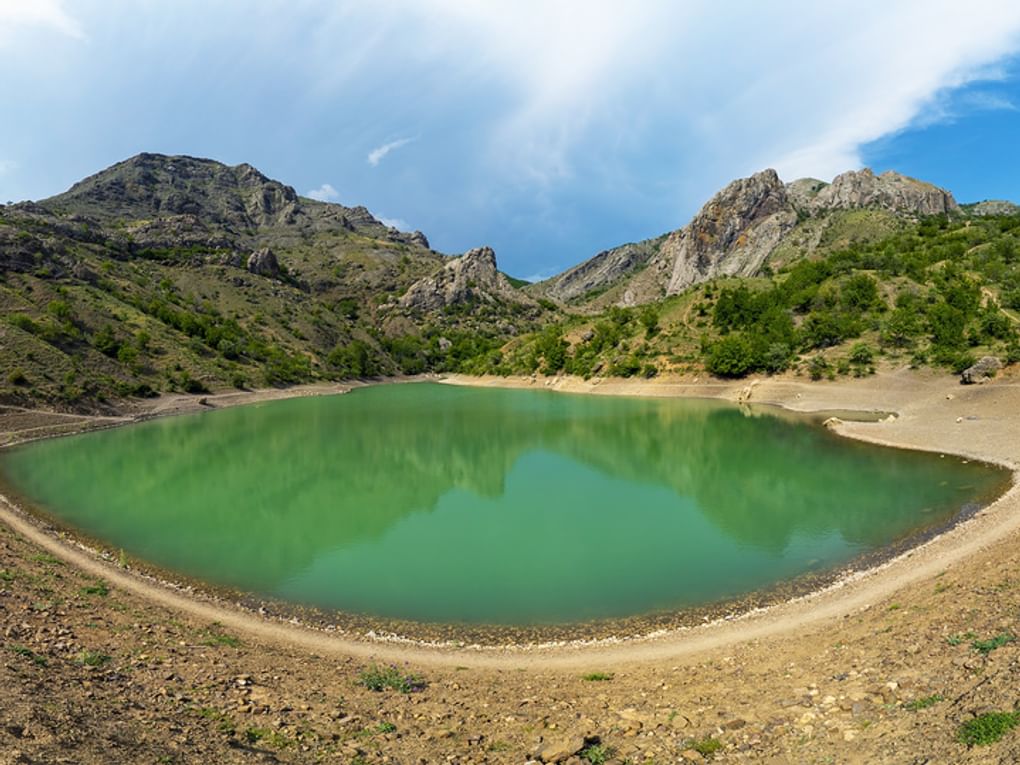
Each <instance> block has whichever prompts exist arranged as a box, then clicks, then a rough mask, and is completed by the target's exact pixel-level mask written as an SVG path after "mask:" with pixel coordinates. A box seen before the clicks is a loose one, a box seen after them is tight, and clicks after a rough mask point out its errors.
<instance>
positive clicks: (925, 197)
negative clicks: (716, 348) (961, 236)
mask: <svg viewBox="0 0 1020 765" xmlns="http://www.w3.org/2000/svg"><path fill="white" fill-rule="evenodd" d="M861 209H872V210H877V211H881V212H884V213H888V214H892V215H896V216H903V217H911V218H917V217H921V216H928V215H945V214H947V213H951V212H955V211H956V210H958V209H959V207H958V205H957V204H956V200H955V199H953V196H952V194H950V193H949V192H948V191H946V190H944V189H941V188H939V187H937V186H933V185H932V184H930V183H925V182H923V181H919V180H916V179H914V178H908V177H906V176H903V175H899V174H898V173H893V172H886V173H882V174H881V175H875V174H874V173H873V172H872V171H871V170H868V169H864V170H858V171H853V172H848V173H843V174H842V175H839V176H837V177H836V178H835V179H834V180H833V182H832V183H825V182H824V181H820V180H818V179H816V178H802V179H800V180H796V181H792V182H790V183H787V184H784V183H783V182H782V181H781V180H780V179H779V176H778V174H777V173H776V171H775V170H771V169H769V170H763V171H761V172H759V173H756V174H754V175H752V176H750V177H749V178H741V179H738V180H736V181H733V182H732V183H731V184H729V185H728V186H726V188H724V189H723V190H722V191H720V192H719V193H718V194H716V195H715V196H714V197H712V199H711V200H709V202H708V203H707V204H706V205H705V206H704V207H703V208H701V210H700V211H699V212H698V214H697V215H695V216H694V219H693V220H692V221H691V222H690V223H688V224H687V225H686V226H684V227H683V228H681V229H678V230H676V231H673V232H672V233H670V234H667V235H665V236H663V237H659V238H657V239H649V240H646V241H643V242H638V243H636V244H629V245H623V246H622V247H617V248H615V249H612V250H606V251H604V252H600V253H599V254H598V255H596V256H595V257H593V258H591V259H589V260H587V261H585V262H584V263H581V264H580V265H577V266H575V267H573V268H571V269H569V270H567V271H565V272H564V273H562V274H560V275H558V276H555V277H553V278H551V279H548V280H546V281H544V282H540V283H539V284H537V285H535V286H534V288H533V289H532V290H531V291H532V292H534V293H535V294H544V295H547V296H549V297H553V298H556V299H559V300H563V301H566V300H572V299H577V298H583V297H585V296H586V295H589V294H591V293H595V294H598V293H600V292H604V291H606V290H608V289H609V288H611V287H616V286H617V285H619V286H620V290H619V294H618V295H616V300H615V302H616V303H617V304H620V305H638V304H641V303H647V302H650V301H653V300H658V299H660V298H661V297H663V296H664V295H673V294H677V293H679V292H682V291H683V290H684V289H686V288H688V287H690V286H691V285H694V284H698V283H701V282H704V281H707V280H709V279H712V278H715V277H717V276H728V275H734V276H754V275H756V274H758V273H760V272H761V270H762V268H763V267H764V266H765V264H766V261H767V260H768V258H769V257H770V256H771V255H772V254H773V253H774V252H775V251H776V250H777V248H779V246H780V245H782V244H783V243H785V242H787V241H788V239H789V237H788V236H787V235H788V234H789V233H790V232H791V231H793V230H794V229H796V230H797V231H801V232H803V231H804V229H802V228H800V227H799V223H800V222H801V221H802V220H804V218H806V217H807V218H818V219H819V220H820V223H819V225H818V226H817V227H816V228H817V231H816V232H815V233H814V234H811V237H813V238H811V239H810V241H802V242H800V243H799V244H798V245H797V246H798V248H800V249H805V248H806V251H807V252H808V254H810V253H811V252H812V251H813V250H814V249H815V248H816V247H818V246H819V243H820V242H821V240H822V236H823V234H824V232H825V230H826V228H827V226H828V225H829V224H828V222H827V221H826V220H824V219H825V218H826V217H827V216H828V215H829V214H830V213H833V212H838V211H843V210H861ZM802 238H803V237H802Z"/></svg>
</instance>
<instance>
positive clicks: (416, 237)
mask: <svg viewBox="0 0 1020 765" xmlns="http://www.w3.org/2000/svg"><path fill="white" fill-rule="evenodd" d="M408 241H409V242H410V243H411V244H415V245H418V246H419V247H423V248H425V249H426V250H427V249H429V240H428V239H426V238H425V234H423V233H422V232H421V231H415V232H414V233H413V234H411V235H410V236H409V237H408Z"/></svg>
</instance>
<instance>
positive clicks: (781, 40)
mask: <svg viewBox="0 0 1020 765" xmlns="http://www.w3.org/2000/svg"><path fill="white" fill-rule="evenodd" d="M389 5H390V6H391V7H392V6H395V7H398V8H401V9H402V10H403V11H404V12H405V13H408V14H411V15H414V16H417V23H418V29H419V31H420V32H421V36H422V38H423V40H425V41H426V42H425V44H424V45H423V46H422V47H423V48H424V49H425V50H426V51H427V55H431V56H433V57H434V58H438V59H443V60H444V61H445V63H446V64H447V70H446V71H449V72H455V71H456V72H461V73H463V72H465V71H466V72H468V73H469V74H470V75H471V76H473V77H475V78H477V79H480V80H484V81H486V82H491V83H493V85H494V87H499V88H500V89H502V90H503V91H507V92H506V93H505V94H504V96H503V100H504V102H505V107H504V108H503V113H502V114H501V115H499V119H498V120H491V121H490V124H488V125H484V124H482V125H480V126H479V129H485V130H487V131H488V142H489V149H490V151H489V158H488V160H489V162H490V163H492V164H493V165H495V166H498V167H501V168H502V169H503V170H504V171H506V173H507V174H508V175H510V176H512V177H513V179H514V180H516V181H517V182H518V183H520V184H522V185H529V184H536V183H537V184H540V185H541V184H555V183H565V182H569V181H570V179H571V178H572V177H574V176H575V175H576V171H577V170H578V168H579V167H581V166H590V165H592V164H594V163H598V162H609V161H610V160H609V159H607V157H609V158H611V157H612V152H616V151H621V152H622V151H640V150H641V145H642V144H645V145H654V143H659V144H662V143H663V142H666V141H670V140H672V141H675V142H676V143H677V144H678V145H679V144H680V143H681V142H683V143H685V144H686V152H684V153H683V154H684V156H683V157H682V158H683V160H684V167H677V168H676V172H677V173H678V174H680V173H683V174H687V173H689V172H691V171H692V170H693V173H694V175H697V176H700V177H701V178H702V182H703V183H709V184H714V183H716V182H718V181H720V180H722V179H723V178H726V177H731V176H733V175H734V174H739V173H747V172H752V171H754V170H756V169H760V168H761V167H764V166H767V165H772V166H776V167H777V169H779V170H780V171H781V173H782V174H783V175H784V176H790V177H793V176H798V175H801V174H811V175H819V176H831V175H834V174H835V173H837V172H841V171H843V170H846V169H849V168H852V167H854V166H858V165H859V164H860V148H861V147H862V146H863V145H864V144H866V143H868V142H870V141H873V140H875V139H877V138H880V137H882V136H885V135H888V134H890V133H893V132H896V131H899V130H902V129H904V128H905V127H907V126H909V125H911V124H912V123H913V122H915V121H916V120H919V119H923V118H924V116H925V114H926V111H928V110H930V109H931V108H932V105H933V104H935V103H936V102H937V100H938V98H939V97H940V94H942V93H943V92H945V91H946V90H947V89H953V88H958V87H960V86H962V85H965V84H967V83H971V82H974V81H978V80H981V79H985V78H987V77H989V76H990V70H989V66H990V65H992V64H994V63H995V62H996V61H1000V60H1001V59H1002V58H1003V57H1004V56H1007V55H1008V54H1010V53H1011V52H1015V51H1016V50H1017V48H1018V32H1020V4H1018V3H1016V2H1015V1H1014V0H974V2H972V3H969V4H968V5H967V6H966V7H963V6H960V5H959V3H958V2H957V1H956V0H929V2H928V3H926V4H925V8H924V12H923V14H919V12H918V7H917V5H916V3H914V2H910V0H890V2H887V3H883V4H881V5H870V6H869V5H866V4H865V5H861V4H860V3H859V2H856V1H853V2H852V1H851V0H831V1H830V2H827V3H816V2H814V0H791V1H790V2H787V3H784V4H782V5H781V6H778V7H777V6H775V5H774V4H770V3H760V4H758V3H738V6H739V7H738V8H729V9H728V10H725V11H720V9H719V7H718V5H717V4H716V3H714V2H711V1H710V0H689V1H688V2H685V3H683V4H679V3H671V2H667V1H666V0H645V1H644V2H641V3H638V4H637V6H636V7H631V6H625V5H622V4H620V3H619V2H616V1H615V0H560V1H559V2H556V3H547V2H544V0H519V2H515V3H484V2H478V1H477V0H415V1H413V2H412V0H390V3H389ZM991 19H994V23H990V20H991ZM422 55H426V54H422ZM991 76H994V75H991ZM593 140H598V141H599V142H600V144H601V145H600V146H599V147H598V148H599V153H598V156H595V155H593V153H591V152H589V151H586V145H587V144H589V142H591V141H593ZM386 151H388V149H387V147H380V149H379V150H377V152H379V153H378V154H377V155H376V154H375V153H373V155H370V162H372V164H376V162H377V161H378V159H381V158H382V157H383V156H385V154H386ZM678 153H679V152H677V151H675V150H673V148H672V147H670V146H664V151H663V154H670V155H672V156H674V157H675V156H677V155H678ZM372 156H376V157H377V159H376V161H372V159H371V157H372ZM706 176H708V177H709V178H710V179H711V180H708V178H706ZM692 180H693V179H692Z"/></svg>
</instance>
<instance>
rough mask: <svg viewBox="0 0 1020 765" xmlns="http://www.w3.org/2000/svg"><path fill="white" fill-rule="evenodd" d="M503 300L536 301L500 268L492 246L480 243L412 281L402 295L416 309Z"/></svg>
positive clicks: (405, 303) (404, 303)
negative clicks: (512, 281)
mask: <svg viewBox="0 0 1020 765" xmlns="http://www.w3.org/2000/svg"><path fill="white" fill-rule="evenodd" d="M499 301H503V302H512V303H527V304H531V303H532V302H533V301H532V300H531V298H529V297H527V296H526V295H524V294H523V293H522V292H520V291H519V290H516V289H514V286H513V285H512V284H510V281H509V280H508V279H507V278H506V277H505V276H504V275H503V274H502V273H500V272H499V270H498V269H497V268H496V253H495V252H494V251H493V250H492V248H491V247H476V248H475V249H473V250H468V251H467V252H465V253H464V254H463V255H461V256H460V257H456V258H451V259H450V260H449V261H447V262H446V263H445V264H443V267H442V268H440V269H439V271H437V272H436V273H435V274H433V275H432V276H427V277H425V278H424V279H419V280H418V281H416V282H415V283H414V284H412V285H411V286H410V287H409V288H408V290H407V292H405V293H404V295H403V296H402V297H401V298H400V305H401V307H403V308H408V309H411V310H414V311H432V310H437V309H442V308H445V307H447V306H451V305H458V304H467V303H473V302H480V303H494V302H499Z"/></svg>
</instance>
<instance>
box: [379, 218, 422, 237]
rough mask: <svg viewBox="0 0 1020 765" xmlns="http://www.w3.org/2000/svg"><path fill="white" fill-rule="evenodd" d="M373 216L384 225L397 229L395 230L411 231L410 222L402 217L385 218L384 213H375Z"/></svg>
mask: <svg viewBox="0 0 1020 765" xmlns="http://www.w3.org/2000/svg"><path fill="white" fill-rule="evenodd" d="M375 218H376V220H378V221H379V222H380V223H382V224H383V225H384V226H389V227H390V228H395V229H397V231H406V232H408V233H410V232H411V231H413V230H414V229H413V228H411V224H410V223H408V222H407V221H406V220H404V219H403V218H387V217H386V216H384V215H376V216H375Z"/></svg>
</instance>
